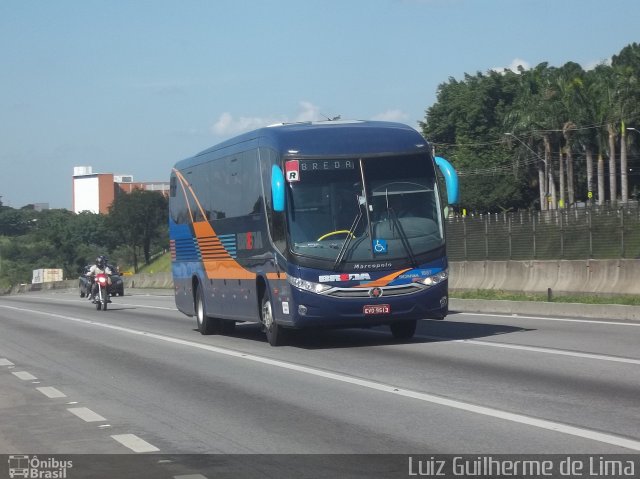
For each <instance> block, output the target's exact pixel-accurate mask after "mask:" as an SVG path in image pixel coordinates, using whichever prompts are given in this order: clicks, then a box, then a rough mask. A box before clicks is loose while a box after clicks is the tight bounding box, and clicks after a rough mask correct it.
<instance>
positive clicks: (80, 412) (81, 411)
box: [67, 407, 106, 422]
mask: <svg viewBox="0 0 640 479" xmlns="http://www.w3.org/2000/svg"><path fill="white" fill-rule="evenodd" d="M67 411H69V412H70V413H71V414H75V415H76V416H78V417H79V418H80V419H82V420H83V421H85V422H98V421H106V419H105V418H103V417H102V416H101V415H100V414H98V413H97V412H93V411H92V410H91V409H89V408H87V407H71V408H69V409H67Z"/></svg>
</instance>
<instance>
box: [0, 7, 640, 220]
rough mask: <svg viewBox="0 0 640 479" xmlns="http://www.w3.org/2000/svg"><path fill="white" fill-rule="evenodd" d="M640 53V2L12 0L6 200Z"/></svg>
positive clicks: (33, 197)
mask: <svg viewBox="0 0 640 479" xmlns="http://www.w3.org/2000/svg"><path fill="white" fill-rule="evenodd" d="M638 41H640V3H639V2H637V0H254V1H249V0H149V1H146V0H145V1H143V0H109V1H105V0H75V1H71V0H55V1H46V0H0V196H1V198H0V200H1V201H2V202H3V203H4V204H5V205H9V206H12V207H14V208H19V207H21V206H23V205H26V204H29V203H49V205H50V207H52V208H68V209H70V208H71V206H72V179H71V177H72V174H73V167H74V166H92V167H93V171H94V172H99V173H115V174H131V175H133V177H134V180H135V181H168V177H169V172H170V170H171V167H172V166H173V164H174V163H175V162H176V161H178V160H181V159H183V158H187V157H189V156H192V155H193V154H195V153H198V152H199V151H202V150H204V149H206V148H208V147H210V146H212V145H215V144H216V143H218V142H220V141H222V140H225V139H228V138H230V137H232V136H235V135H236V134H238V133H241V132H244V131H248V130H252V129H255V128H259V127H262V126H266V125H269V124H272V123H276V122H293V121H310V120H321V119H326V118H329V117H335V116H337V115H340V116H341V117H342V119H360V120H371V119H380V120H392V121H399V122H402V123H406V124H408V125H411V126H414V127H416V128H417V126H418V122H419V121H420V120H423V119H424V115H425V111H426V110H427V109H428V108H429V107H430V106H431V105H432V104H433V103H434V102H435V100H436V94H437V88H438V85H440V84H442V83H445V82H447V81H448V80H449V78H455V79H463V78H464V74H465V73H469V74H475V73H477V72H482V73H486V72H487V71H489V70H491V69H498V70H502V69H504V68H514V67H515V66H517V65H518V64H520V65H523V66H524V67H525V68H529V67H534V66H535V65H537V64H539V63H541V62H548V63H549V65H551V66H561V65H563V64H564V63H566V62H568V61H574V62H577V63H579V64H581V65H582V66H583V67H584V68H593V67H594V66H595V65H597V64H599V63H601V62H608V61H610V58H611V56H612V55H615V54H617V53H619V52H620V50H621V49H622V48H624V47H625V46H626V45H628V44H630V43H632V42H638Z"/></svg>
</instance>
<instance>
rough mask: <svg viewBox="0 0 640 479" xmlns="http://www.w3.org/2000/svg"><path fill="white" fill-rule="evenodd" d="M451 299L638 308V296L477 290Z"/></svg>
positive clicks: (452, 291)
mask: <svg viewBox="0 0 640 479" xmlns="http://www.w3.org/2000/svg"><path fill="white" fill-rule="evenodd" d="M449 296H450V297H451V298H457V299H484V300H502V301H549V299H551V301H552V302H554V303H583V304H623V305H629V306H640V296H631V295H616V296H608V295H607V296H605V295H589V294H584V295H577V294H556V293H552V295H551V298H549V295H548V294H545V293H523V292H512V291H500V290H488V289H479V290H474V291H454V290H450V291H449Z"/></svg>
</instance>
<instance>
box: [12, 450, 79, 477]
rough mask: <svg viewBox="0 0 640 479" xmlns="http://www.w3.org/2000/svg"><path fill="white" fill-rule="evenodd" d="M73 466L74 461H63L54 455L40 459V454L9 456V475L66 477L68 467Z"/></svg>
mask: <svg viewBox="0 0 640 479" xmlns="http://www.w3.org/2000/svg"><path fill="white" fill-rule="evenodd" d="M72 467H73V461H63V460H60V459H56V458H53V457H48V458H46V459H39V458H38V456H33V457H30V456H26V455H12V456H9V477H10V478H11V479H13V478H14V477H24V478H30V479H66V478H67V477H68V476H67V469H71V468H72Z"/></svg>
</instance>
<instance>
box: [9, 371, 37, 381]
mask: <svg viewBox="0 0 640 479" xmlns="http://www.w3.org/2000/svg"><path fill="white" fill-rule="evenodd" d="M11 374H13V375H14V376H15V377H17V378H18V379H22V380H23V381H33V380H34V379H38V378H37V377H35V376H34V375H33V374H31V373H28V372H27V371H15V372H12V373H11Z"/></svg>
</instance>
